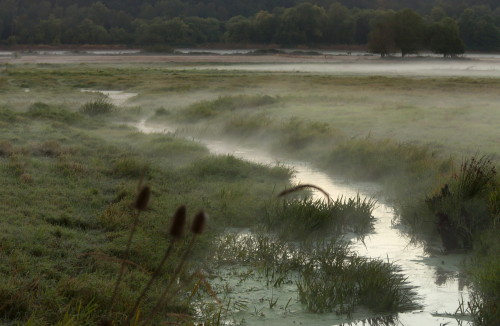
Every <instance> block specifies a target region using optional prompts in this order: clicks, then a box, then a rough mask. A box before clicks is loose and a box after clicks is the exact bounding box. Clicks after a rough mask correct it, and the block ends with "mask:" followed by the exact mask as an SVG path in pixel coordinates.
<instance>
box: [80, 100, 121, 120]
mask: <svg viewBox="0 0 500 326" xmlns="http://www.w3.org/2000/svg"><path fill="white" fill-rule="evenodd" d="M114 109H115V106H114V105H113V104H112V103H111V102H109V100H108V99H107V98H104V97H102V98H98V99H95V100H93V101H90V102H87V103H85V104H84V105H83V106H82V107H81V108H80V112H81V113H83V114H86V115H90V116H95V115H100V114H109V113H111V112H113V110H114Z"/></svg>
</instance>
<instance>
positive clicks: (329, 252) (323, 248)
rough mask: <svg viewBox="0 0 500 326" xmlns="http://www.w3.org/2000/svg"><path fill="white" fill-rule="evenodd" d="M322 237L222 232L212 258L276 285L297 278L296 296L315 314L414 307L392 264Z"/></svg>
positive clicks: (412, 294)
mask: <svg viewBox="0 0 500 326" xmlns="http://www.w3.org/2000/svg"><path fill="white" fill-rule="evenodd" d="M321 239H322V238H321V237H320V238H316V239H315V241H306V242H299V243H297V242H295V243H294V244H291V243H290V242H285V241H283V240H281V239H275V238H272V237H269V236H265V235H258V234H257V235H255V234H237V235H234V234H226V235H225V236H224V237H222V238H221V239H220V240H219V242H218V245H217V250H216V253H217V254H216V255H215V257H214V260H215V262H217V263H219V264H223V265H224V264H231V265H234V264H243V265H245V266H253V267H254V268H256V269H257V270H258V271H259V272H260V274H261V275H263V276H264V277H265V279H266V280H267V283H268V284H269V285H272V286H274V287H280V286H282V285H283V284H289V283H290V280H294V279H296V282H295V283H296V285H297V291H298V296H299V300H300V301H301V302H302V303H303V304H304V305H305V306H306V307H307V309H308V310H309V311H311V312H315V313H324V312H335V313H337V314H339V315H340V314H346V315H348V316H349V315H351V314H352V313H353V312H355V310H356V309H358V308H359V307H361V306H364V307H367V308H369V309H370V310H372V311H375V312H383V313H394V312H401V311H407V310H411V309H414V308H416V307H418V305H417V304H415V302H414V299H415V293H414V291H413V289H412V288H411V287H410V286H409V285H408V284H407V282H406V279H405V277H404V276H403V275H401V274H400V272H399V270H398V267H397V266H396V265H394V264H391V263H389V262H384V261H382V260H378V259H373V260H372V259H367V258H363V257H359V256H357V255H356V254H355V253H353V252H352V251H351V249H350V246H349V243H347V242H343V241H340V240H337V239H335V238H333V239H331V240H326V241H325V240H321Z"/></svg>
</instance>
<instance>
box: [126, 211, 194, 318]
mask: <svg viewBox="0 0 500 326" xmlns="http://www.w3.org/2000/svg"><path fill="white" fill-rule="evenodd" d="M185 225H186V206H184V205H183V206H180V207H179V208H177V211H176V212H175V214H174V218H173V221H172V226H171V227H170V236H171V237H172V240H171V241H170V244H169V245H168V248H167V250H166V251H165V254H164V255H163V258H162V260H161V261H160V264H159V265H158V267H157V268H156V270H155V271H154V273H153V275H151V278H150V279H149V282H148V284H146V286H145V287H144V289H143V290H142V292H141V294H140V295H139V297H138V298H137V300H136V301H135V304H134V307H133V308H132V310H131V311H130V312H129V315H128V317H127V321H126V322H125V325H129V324H130V321H131V320H132V318H133V317H134V315H135V313H136V311H137V309H138V308H139V305H140V304H141V301H142V299H143V298H144V297H145V296H146V293H147V291H148V290H149V288H150V287H151V286H152V285H153V282H154V281H155V280H156V279H157V278H158V277H159V276H160V273H161V270H162V267H163V265H165V262H166V261H167V259H168V257H169V256H170V253H171V252H172V248H173V247H174V244H175V243H176V242H177V241H178V240H180V239H181V238H182V234H183V231H184V226H185Z"/></svg>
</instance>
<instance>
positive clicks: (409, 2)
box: [0, 0, 500, 56]
mask: <svg viewBox="0 0 500 326" xmlns="http://www.w3.org/2000/svg"><path fill="white" fill-rule="evenodd" d="M0 42H1V43H0V44H4V45H14V44H51V45H60V44H124V45H130V46H141V47H155V48H157V49H162V48H163V49H169V48H171V47H175V46H197V45H210V44H214V45H218V46H220V45H221V44H228V45H229V44H231V45H235V44H240V45H241V44H246V45H248V44H253V45H256V46H262V45H273V46H297V45H307V46H311V47H314V46H334V45H368V48H369V49H370V50H371V51H372V52H374V53H380V54H381V55H386V54H390V53H395V52H401V53H402V54H403V55H405V54H409V53H416V52H418V51H421V50H431V51H433V52H435V53H441V54H443V55H445V56H446V55H454V54H459V53H463V52H464V50H479V51H495V50H499V49H500V2H499V1H498V0H377V1H372V0H340V1H332V0H310V1H307V2H305V1H301V0H255V1H246V0H101V1H94V0H77V1H75V0H45V1H32V0H17V1H16V0H0Z"/></svg>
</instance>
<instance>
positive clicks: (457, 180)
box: [425, 157, 500, 250]
mask: <svg viewBox="0 0 500 326" xmlns="http://www.w3.org/2000/svg"><path fill="white" fill-rule="evenodd" d="M498 187H500V182H499V179H498V178H497V174H496V170H495V167H494V165H493V163H492V161H491V160H489V159H488V158H486V157H479V158H477V157H472V158H470V159H468V160H464V161H463V162H462V164H461V166H460V170H459V171H458V172H457V173H455V174H453V176H452V178H451V179H450V180H449V182H448V183H446V184H445V185H444V186H442V187H440V189H439V190H438V191H437V192H436V193H435V194H434V195H432V196H429V197H427V198H426V200H425V202H426V204H427V206H428V208H429V209H430V211H431V212H432V213H433V214H434V219H435V223H436V229H437V232H438V233H439V235H440V236H441V239H442V241H443V246H444V248H445V249H446V250H455V249H471V248H473V245H474V241H475V239H476V238H477V237H478V236H479V235H480V234H481V233H482V232H484V231H486V230H488V229H490V228H491V227H493V226H494V225H495V221H496V220H497V219H498V207H499V206H500V204H499V202H500V201H499V197H498V195H497V192H498Z"/></svg>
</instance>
